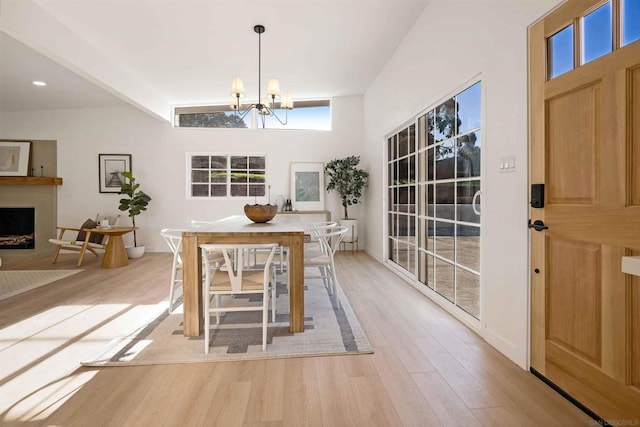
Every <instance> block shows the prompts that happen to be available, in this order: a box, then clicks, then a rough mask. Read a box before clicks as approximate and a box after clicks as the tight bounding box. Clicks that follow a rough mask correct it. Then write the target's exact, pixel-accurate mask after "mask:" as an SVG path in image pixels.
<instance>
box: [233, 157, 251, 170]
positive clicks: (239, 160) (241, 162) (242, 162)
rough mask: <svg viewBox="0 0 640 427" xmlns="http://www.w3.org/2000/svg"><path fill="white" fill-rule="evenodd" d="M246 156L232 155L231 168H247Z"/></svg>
mask: <svg viewBox="0 0 640 427" xmlns="http://www.w3.org/2000/svg"><path fill="white" fill-rule="evenodd" d="M247 166H248V164H247V157H246V156H231V169H247Z"/></svg>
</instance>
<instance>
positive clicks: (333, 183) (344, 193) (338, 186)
mask: <svg viewBox="0 0 640 427" xmlns="http://www.w3.org/2000/svg"><path fill="white" fill-rule="evenodd" d="M359 163H360V156H349V157H345V158H344V159H334V160H331V161H330V162H328V163H327V164H326V165H325V167H324V173H325V175H326V176H327V178H328V180H327V185H326V188H327V191H329V192H331V191H333V190H335V191H336V192H337V193H338V196H340V200H341V202H342V206H343V208H344V218H343V219H342V220H341V221H340V224H341V225H344V226H347V227H348V228H349V230H348V231H347V233H346V234H345V235H344V238H343V239H342V241H343V242H348V243H355V242H357V241H358V221H357V220H356V219H352V218H349V209H348V208H349V206H351V205H355V204H357V203H360V198H361V197H362V192H363V190H364V189H365V188H366V186H367V180H368V178H369V173H368V172H366V171H365V170H363V169H360V168H358V164H359Z"/></svg>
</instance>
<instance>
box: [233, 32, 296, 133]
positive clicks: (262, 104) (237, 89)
mask: <svg viewBox="0 0 640 427" xmlns="http://www.w3.org/2000/svg"><path fill="white" fill-rule="evenodd" d="M253 31H255V32H256V33H257V34H258V100H259V101H258V103H257V104H251V105H249V106H248V107H247V108H246V109H245V110H244V111H242V113H240V110H241V108H242V104H241V103H240V98H242V97H243V96H244V94H245V92H244V83H242V79H241V78H240V77H236V78H234V79H233V81H232V82H231V100H230V102H229V106H230V107H231V108H232V109H233V110H234V111H235V113H236V116H237V117H239V118H240V120H242V119H244V117H245V116H246V115H247V113H248V112H249V111H251V110H252V109H254V108H255V109H256V113H257V114H259V116H260V118H261V119H262V127H263V128H264V127H265V117H267V116H271V117H275V118H276V119H277V120H278V121H279V122H280V123H281V124H282V125H283V126H284V125H286V124H287V119H288V112H289V110H293V97H292V96H291V92H285V93H284V94H283V95H282V99H281V100H280V109H282V110H284V114H285V116H284V121H283V120H282V119H281V118H280V117H278V115H277V114H276V98H279V97H280V84H279V83H278V80H277V79H270V80H269V81H268V82H267V97H266V98H260V91H261V88H260V81H261V76H260V73H261V63H260V62H261V55H262V33H264V31H265V28H264V25H256V26H254V27H253Z"/></svg>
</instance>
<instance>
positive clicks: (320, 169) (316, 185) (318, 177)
mask: <svg viewBox="0 0 640 427" xmlns="http://www.w3.org/2000/svg"><path fill="white" fill-rule="evenodd" d="M324 192H325V191H324V163H306V162H299V163H291V203H292V204H293V209H294V210H297V211H321V210H324Z"/></svg>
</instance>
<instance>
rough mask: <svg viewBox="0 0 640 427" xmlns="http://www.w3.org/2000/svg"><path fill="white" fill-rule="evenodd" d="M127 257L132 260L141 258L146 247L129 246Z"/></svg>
mask: <svg viewBox="0 0 640 427" xmlns="http://www.w3.org/2000/svg"><path fill="white" fill-rule="evenodd" d="M126 249H127V257H129V258H130V259H135V258H140V257H141V256H142V255H144V245H141V246H127V248H126Z"/></svg>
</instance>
